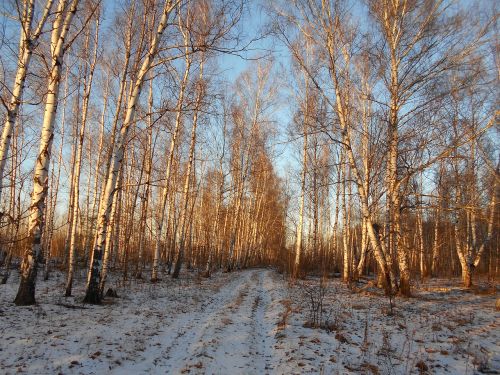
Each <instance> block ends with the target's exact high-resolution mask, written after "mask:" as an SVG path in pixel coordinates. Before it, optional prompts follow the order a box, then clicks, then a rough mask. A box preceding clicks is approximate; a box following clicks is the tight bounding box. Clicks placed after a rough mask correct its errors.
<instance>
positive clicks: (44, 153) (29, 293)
mask: <svg viewBox="0 0 500 375" xmlns="http://www.w3.org/2000/svg"><path fill="white" fill-rule="evenodd" d="M77 6H78V0H73V1H72V2H71V4H68V2H67V1H65V0H61V1H60V2H59V7H58V13H57V16H56V19H55V21H54V24H53V29H52V37H51V61H52V65H51V69H50V74H49V82H48V91H47V98H46V101H45V112H44V117H43V125H42V131H41V139H40V148H39V152H38V156H37V159H36V162H35V171H34V177H33V193H32V196H31V204H30V215H29V228H28V231H29V241H28V245H27V248H26V250H25V253H24V256H23V262H22V265H21V281H20V285H19V290H18V292H17V295H16V298H15V300H14V302H15V303H16V305H33V304H34V303H35V283H36V274H37V268H38V265H37V263H38V261H39V258H40V251H41V235H42V228H43V222H44V217H43V214H44V209H45V198H46V196H47V190H48V170H49V166H50V154H51V151H52V141H53V138H54V121H55V118H56V112H57V105H58V96H59V86H60V82H61V68H62V64H63V57H64V53H65V51H66V50H67V48H68V47H69V46H68V45H67V44H66V43H65V42H66V37H67V34H68V31H69V29H70V26H71V22H72V20H73V16H74V14H75V13H76V11H77Z"/></svg>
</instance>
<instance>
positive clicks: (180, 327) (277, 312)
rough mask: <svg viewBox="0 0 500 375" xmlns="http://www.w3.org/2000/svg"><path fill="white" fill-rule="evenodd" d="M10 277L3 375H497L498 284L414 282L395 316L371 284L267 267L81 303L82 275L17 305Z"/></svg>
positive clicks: (2, 320)
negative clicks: (288, 276)
mask: <svg viewBox="0 0 500 375" xmlns="http://www.w3.org/2000/svg"><path fill="white" fill-rule="evenodd" d="M17 283H18V279H17V275H13V277H11V279H10V280H9V283H8V284H7V285H0V332H1V338H0V373H2V374H14V373H17V372H20V373H30V374H107V373H111V374H150V373H151V374H181V373H186V374H300V373H320V374H412V373H414V374H418V373H431V374H474V373H481V372H483V373H500V347H499V343H500V319H499V318H500V313H499V312H497V311H496V310H495V300H496V298H497V293H496V290H493V291H490V290H487V291H486V292H485V293H481V294H479V293H472V292H469V291H465V290H463V289H462V288H460V287H458V286H457V285H458V284H457V280H454V281H447V280H433V281H432V282H429V283H426V284H423V285H420V286H418V287H416V288H415V297H414V298H411V299H401V298H397V299H396V301H395V307H394V310H393V312H392V314H391V313H390V309H389V302H388V299H387V298H385V297H382V296H380V295H379V292H378V291H377V290H376V289H375V288H371V287H369V284H363V285H364V286H363V287H360V286H358V287H357V288H350V289H349V288H348V287H347V286H346V285H344V284H342V283H341V282H340V281H339V280H337V279H335V280H330V281H327V282H325V283H323V284H322V286H321V287H320V284H319V280H318V279H314V278H310V279H308V280H306V281H298V282H297V283H295V284H294V285H289V284H288V283H287V282H286V281H285V280H284V279H283V277H282V276H281V275H279V274H277V273H276V272H274V271H272V270H270V269H251V270H245V271H240V272H234V273H230V274H222V273H221V274H216V275H214V276H213V277H212V278H211V279H203V278H198V277H196V275H195V274H194V273H192V274H191V273H185V274H183V276H182V278H181V279H180V280H171V279H168V278H167V279H164V280H162V281H161V282H159V283H157V284H154V285H152V284H150V283H149V282H146V281H135V280H134V281H132V282H129V283H125V284H124V283H118V282H110V286H113V287H116V288H117V291H118V294H119V296H120V298H116V299H111V298H108V299H106V303H104V304H103V305H101V306H92V305H82V304H81V303H80V302H79V300H81V296H82V295H83V290H82V287H81V285H80V284H81V282H80V283H77V285H76V287H75V293H74V294H75V295H76V296H77V298H64V297H62V293H63V291H64V276H63V275H62V274H54V275H53V276H52V279H51V280H49V281H42V280H40V281H39V283H38V286H37V300H38V305H37V306H33V307H17V306H15V305H14V304H13V303H12V301H13V299H14V296H15V293H16V289H17ZM322 295H323V298H321V296H322ZM319 302H322V306H323V312H322V313H321V314H320V313H317V314H316V322H311V320H312V318H313V317H312V311H311V308H312V307H316V306H319ZM313 305H314V306H313ZM312 323H317V324H316V325H320V326H321V327H322V328H308V327H310V326H311V325H314V324H312ZM495 371H496V372H495Z"/></svg>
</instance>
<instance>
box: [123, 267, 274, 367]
mask: <svg viewBox="0 0 500 375" xmlns="http://www.w3.org/2000/svg"><path fill="white" fill-rule="evenodd" d="M270 277H271V271H268V270H262V269H261V270H249V271H245V272H242V273H241V275H240V277H238V278H236V279H234V280H232V281H231V282H230V283H229V284H228V285H226V286H224V287H223V288H221V290H220V291H219V292H218V293H216V294H215V295H214V296H212V297H211V298H210V300H209V301H207V302H206V303H204V304H203V305H202V307H201V309H200V310H198V311H196V312H193V313H187V314H183V315H181V316H179V317H178V318H177V319H175V320H174V321H173V322H172V323H171V324H169V326H168V327H163V328H164V332H163V333H162V334H160V335H158V336H155V337H153V338H152V339H151V340H150V341H149V342H145V343H144V347H145V351H144V352H143V353H142V357H143V358H144V360H143V361H135V363H134V364H132V365H131V364H128V363H127V364H126V368H127V371H132V372H136V373H139V372H140V373H159V372H161V373H172V374H177V373H189V374H216V373H226V374H265V373H269V372H271V371H272V368H273V364H272V350H273V347H274V344H275V341H274V335H275V330H276V322H275V321H274V320H275V319H274V313H273V311H272V298H271V295H270V294H269V290H268V289H267V288H266V286H267V287H268V286H270V285H272V284H271V282H270V280H269V278H270ZM159 328H160V327H159ZM120 368H121V366H120V367H118V368H116V369H115V373H122V371H121V370H120Z"/></svg>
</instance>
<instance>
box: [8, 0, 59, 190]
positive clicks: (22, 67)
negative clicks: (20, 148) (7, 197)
mask: <svg viewBox="0 0 500 375" xmlns="http://www.w3.org/2000/svg"><path fill="white" fill-rule="evenodd" d="M23 3H24V6H23V10H22V15H21V20H20V21H21V38H20V40H19V54H18V59H17V71H16V77H15V79H14V85H13V88H12V91H11V92H10V99H9V102H8V105H7V106H6V110H7V113H6V116H5V123H4V126H3V129H2V134H1V138H0V200H1V197H2V186H3V177H4V174H5V173H4V170H5V165H6V163H7V159H8V153H9V148H10V142H11V138H12V133H13V131H14V125H15V122H16V119H17V116H18V113H19V108H20V106H21V102H22V97H23V92H24V86H25V82H26V76H27V74H28V69H29V65H30V62H31V56H32V54H33V49H34V48H35V47H36V45H37V43H38V39H39V37H40V35H41V33H42V31H43V28H44V26H45V22H46V21H47V18H48V16H49V14H50V12H51V8H52V5H53V3H54V0H47V2H46V3H45V7H44V10H43V13H42V16H41V18H40V21H39V22H38V25H37V26H36V29H33V27H32V23H33V14H34V12H35V3H36V1H35V0H25V1H23ZM59 9H62V8H60V7H59ZM53 42H54V41H53Z"/></svg>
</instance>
